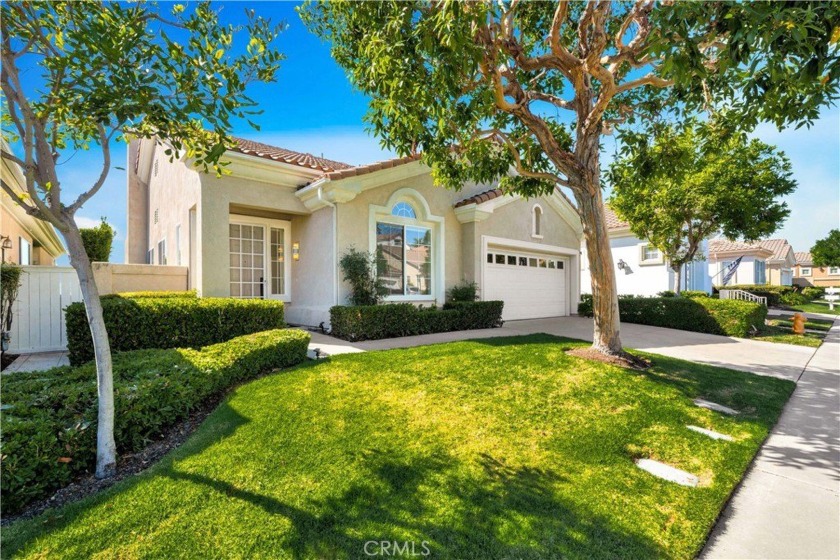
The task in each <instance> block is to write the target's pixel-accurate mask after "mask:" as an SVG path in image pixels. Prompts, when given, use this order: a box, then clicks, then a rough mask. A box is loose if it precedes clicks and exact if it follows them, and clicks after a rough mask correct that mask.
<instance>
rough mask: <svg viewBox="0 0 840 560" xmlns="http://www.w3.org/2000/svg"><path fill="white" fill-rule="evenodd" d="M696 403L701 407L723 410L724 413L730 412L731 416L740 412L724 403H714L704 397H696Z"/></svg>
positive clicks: (717, 410)
mask: <svg viewBox="0 0 840 560" xmlns="http://www.w3.org/2000/svg"><path fill="white" fill-rule="evenodd" d="M694 404H695V405H697V406H699V407H700V408H708V409H709V410H714V411H716V412H723V413H724V414H729V415H731V416H735V415H736V414H738V411H737V410H735V409H734V408H729V407H728V406H723V405H722V404H718V403H713V402H711V401H706V400H703V399H694Z"/></svg>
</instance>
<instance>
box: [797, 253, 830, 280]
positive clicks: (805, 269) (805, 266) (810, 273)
mask: <svg viewBox="0 0 840 560" xmlns="http://www.w3.org/2000/svg"><path fill="white" fill-rule="evenodd" d="M795 255H796V266H795V267H794V272H793V283H794V284H796V285H797V286H802V287H806V286H817V287H826V288H827V287H832V286H833V287H838V286H840V266H814V259H813V258H812V257H811V253H808V252H801V253H800V252H797V253H795Z"/></svg>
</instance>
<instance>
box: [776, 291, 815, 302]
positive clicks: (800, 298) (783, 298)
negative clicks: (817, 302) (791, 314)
mask: <svg viewBox="0 0 840 560" xmlns="http://www.w3.org/2000/svg"><path fill="white" fill-rule="evenodd" d="M810 301H811V300H810V299H808V298H807V297H805V296H804V295H803V294H800V293H799V292H791V293H786V294H781V295H780V296H779V303H780V304H781V305H805V304H806V303H809V302H810Z"/></svg>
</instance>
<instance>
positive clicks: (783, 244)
mask: <svg viewBox="0 0 840 560" xmlns="http://www.w3.org/2000/svg"><path fill="white" fill-rule="evenodd" d="M758 245H759V246H761V247H764V248H765V249H769V250H771V251H773V254H772V255H771V256H770V258H768V259H767V261H766V262H767V283H768V284H771V285H773V286H790V285H792V284H793V268H794V266H796V255H795V254H794V252H793V247H792V246H791V244H790V243H788V241H787V239H766V240H764V241H759V242H758Z"/></svg>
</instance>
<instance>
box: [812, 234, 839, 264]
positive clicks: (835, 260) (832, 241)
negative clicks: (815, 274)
mask: <svg viewBox="0 0 840 560" xmlns="http://www.w3.org/2000/svg"><path fill="white" fill-rule="evenodd" d="M811 258H812V259H813V261H814V266H840V229H833V230H831V231H830V232H829V234H828V235H827V236H826V237H825V238H823V239H819V240H817V242H816V243H814V246H813V247H811Z"/></svg>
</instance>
